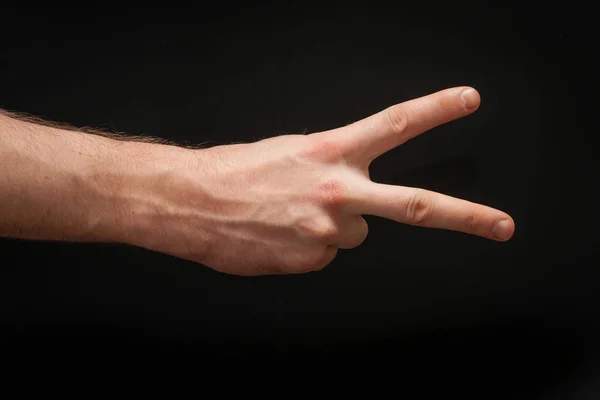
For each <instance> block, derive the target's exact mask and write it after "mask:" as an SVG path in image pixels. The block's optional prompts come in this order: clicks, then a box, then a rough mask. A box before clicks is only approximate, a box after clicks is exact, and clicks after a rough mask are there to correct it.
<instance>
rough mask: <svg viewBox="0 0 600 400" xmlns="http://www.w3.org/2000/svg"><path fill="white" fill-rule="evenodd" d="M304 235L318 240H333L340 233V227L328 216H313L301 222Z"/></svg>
mask: <svg viewBox="0 0 600 400" xmlns="http://www.w3.org/2000/svg"><path fill="white" fill-rule="evenodd" d="M301 230H302V231H303V233H304V235H305V236H307V237H309V238H310V239H313V240H317V241H332V240H334V239H335V238H336V237H337V236H338V235H339V233H340V232H339V229H338V227H337V226H336V225H335V224H334V223H333V222H332V221H330V220H329V219H328V218H326V217H320V218H311V219H309V220H307V221H305V222H304V223H302V224H301Z"/></svg>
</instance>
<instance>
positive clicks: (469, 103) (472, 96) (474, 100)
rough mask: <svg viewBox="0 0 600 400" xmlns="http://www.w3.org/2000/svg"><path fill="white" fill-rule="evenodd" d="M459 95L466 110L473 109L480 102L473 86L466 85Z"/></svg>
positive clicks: (479, 97)
mask: <svg viewBox="0 0 600 400" xmlns="http://www.w3.org/2000/svg"><path fill="white" fill-rule="evenodd" d="M460 97H461V100H462V102H463V105H464V106H465V108H466V109H467V110H475V109H477V108H478V107H479V105H480V104H481V96H480V95H479V92H478V91H477V90H476V89H475V88H472V87H466V88H465V89H463V91H462V92H461V93H460Z"/></svg>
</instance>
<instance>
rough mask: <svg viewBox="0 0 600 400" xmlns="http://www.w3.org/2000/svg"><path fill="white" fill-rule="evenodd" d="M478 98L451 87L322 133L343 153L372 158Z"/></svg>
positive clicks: (462, 112)
mask: <svg viewBox="0 0 600 400" xmlns="http://www.w3.org/2000/svg"><path fill="white" fill-rule="evenodd" d="M480 102H481V98H480V96H479V93H478V92H477V91H476V90H475V89H474V88H472V87H469V86H460V87H454V88H450V89H445V90H441V91H439V92H435V93H432V94H429V95H427V96H423V97H419V98H416V99H412V100H409V101H406V102H403V103H400V104H396V105H393V106H391V107H388V108H386V109H384V110H382V111H380V112H378V113H376V114H373V115H371V116H369V117H367V118H364V119H362V120H360V121H357V122H355V123H353V124H351V125H348V126H345V127H343V128H338V129H334V130H331V131H327V132H323V133H322V135H324V136H325V139H326V140H332V142H333V143H335V144H336V146H337V147H338V149H339V150H340V151H341V153H342V154H344V155H345V156H349V158H353V159H368V160H369V161H371V160H372V159H374V158H376V157H378V156H380V155H381V154H383V153H385V152H387V151H389V150H391V149H393V148H395V147H397V146H399V145H401V144H403V143H405V142H406V141H408V140H410V139H412V138H414V137H415V136H417V135H420V134H421V133H423V132H426V131H428V130H430V129H432V128H434V127H436V126H439V125H442V124H444V123H447V122H450V121H453V120H455V119H458V118H461V117H464V116H467V115H469V114H471V113H473V112H474V111H475V110H477V108H479V105H480Z"/></svg>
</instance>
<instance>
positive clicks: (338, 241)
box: [133, 87, 514, 275]
mask: <svg viewBox="0 0 600 400" xmlns="http://www.w3.org/2000/svg"><path fill="white" fill-rule="evenodd" d="M479 104H480V97H479V94H478V93H477V91H476V90H475V89H473V88H469V87H456V88H451V89H447V90H442V91H440V92H437V93H433V94H431V95H428V96H424V97H421V98H417V99H413V100H410V101H406V102H404V103H401V104H397V105H394V106H391V107H389V108H387V109H385V110H382V111H381V112H379V113H377V114H374V115H372V116H369V117H368V118H365V119H363V120H360V121H358V122H356V123H353V124H351V125H349V126H344V127H341V128H338V129H333V130H328V131H323V132H318V133H313V134H309V135H283V136H277V137H273V138H269V139H264V140H261V141H258V142H255V143H246V144H234V145H222V146H216V147H212V148H208V149H203V150H194V151H193V155H194V156H193V157H192V158H193V159H194V160H197V161H194V163H193V165H194V166H197V167H198V169H194V170H192V172H193V173H191V172H188V173H185V174H184V175H182V176H180V177H179V178H178V179H172V180H171V182H170V183H169V185H168V195H167V196H165V197H166V198H165V199H162V202H163V203H162V204H161V205H160V207H159V208H160V209H161V210H162V211H161V213H160V218H158V217H155V218H153V219H152V221H153V225H152V226H154V227H155V228H152V229H150V226H149V229H146V230H145V234H144V235H141V236H140V238H143V239H142V240H135V241H133V244H135V245H140V246H144V247H147V248H151V249H154V250H157V251H161V252H165V253H169V254H172V255H175V256H177V257H181V258H185V259H190V260H194V261H198V262H200V263H202V264H204V265H206V266H208V267H211V268H213V269H215V270H218V271H222V272H225V273H231V274H238V275H264V274H280V273H303V272H309V271H315V270H319V269H321V268H323V267H325V266H327V265H328V264H330V263H331V262H332V261H333V260H334V258H335V257H336V254H337V252H338V249H352V248H355V247H357V246H359V245H360V244H361V243H362V242H363V241H364V240H365V238H366V237H367V233H368V227H367V223H366V221H365V219H364V218H363V217H362V215H374V216H379V217H383V218H387V219H390V220H394V221H397V222H399V223H404V224H410V225H416V226H421V227H427V228H439V229H447V230H453V231H458V232H463V233H467V234H472V235H478V236H482V237H485V238H489V239H491V240H497V241H505V240H508V239H509V238H510V237H511V236H512V235H513V232H514V222H513V220H512V218H511V217H510V216H509V215H507V214H506V213H504V212H502V211H499V210H496V209H493V208H490V207H487V206H484V205H479V204H474V203H471V202H469V201H466V200H462V199H456V198H453V197H449V196H446V195H443V194H440V193H434V192H431V191H427V190H425V189H420V188H413V187H403V186H391V185H386V184H380V183H374V182H372V181H371V180H370V177H369V165H370V163H371V162H372V161H373V160H374V159H375V158H377V157H378V156H380V155H382V154H383V153H385V152H387V151H389V150H392V149H394V148H395V147H397V146H400V145H402V144H403V143H405V142H406V141H408V140H410V139H411V138H414V137H415V136H417V135H419V134H421V133H424V132H426V131H427V130H430V129H432V128H434V127H436V126H438V125H441V124H444V123H447V122H450V121H452V120H455V119H457V118H461V117H464V116H467V115H469V114H471V113H472V112H474V111H475V110H476V109H477V108H478V107H479ZM165 193H167V192H165Z"/></svg>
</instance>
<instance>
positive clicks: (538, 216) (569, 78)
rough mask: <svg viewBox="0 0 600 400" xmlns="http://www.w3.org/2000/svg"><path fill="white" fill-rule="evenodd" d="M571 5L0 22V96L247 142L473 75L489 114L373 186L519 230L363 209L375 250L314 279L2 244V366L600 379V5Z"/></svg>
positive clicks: (63, 112) (522, 383)
mask: <svg viewBox="0 0 600 400" xmlns="http://www.w3.org/2000/svg"><path fill="white" fill-rule="evenodd" d="M564 6H565V5H562V6H561V7H564ZM568 7H569V8H568V9H564V8H559V7H558V5H557V6H549V5H547V6H545V7H534V6H528V7H524V6H520V5H516V4H510V3H504V5H503V6H502V7H491V6H489V7H488V6H485V7H484V6H482V5H478V6H476V7H473V6H471V5H466V4H464V3H461V4H460V5H457V4H447V5H446V6H443V7H441V8H440V7H439V6H438V5H433V4H423V5H421V6H415V5H414V4H412V3H411V4H410V5H407V4H403V3H401V2H400V3H398V2H396V3H392V4H389V5H382V4H375V3H372V2H367V3H363V4H357V5H348V4H338V5H336V6H329V5H328V6H325V5H324V4H310V5H308V4H307V3H300V2H299V3H294V2H290V3H285V4H282V5H267V4H259V5H258V4H255V5H247V6H243V7H240V6H233V5H231V4H224V5H222V6H218V5H211V6H210V7H208V6H206V5H205V6H202V5H201V4H200V3H198V4H194V5H189V6H188V7H187V8H186V7H183V8H179V9H176V10H175V9H159V8H156V9H151V8H148V7H146V6H144V7H143V8H137V9H135V10H134V9H131V10H129V9H122V8H111V7H104V8H100V7H94V6H89V7H88V8H81V9H78V10H73V9H65V10H58V9H53V10H51V9H44V8H37V7H36V9H35V10H23V11H24V12H15V14H14V15H15V18H14V20H13V21H11V19H12V18H10V17H7V15H8V14H6V13H5V17H4V18H5V23H4V24H3V25H2V26H1V27H0V29H1V30H2V42H1V44H0V107H3V108H7V109H10V110H15V111H23V112H28V113H32V114H35V115H37V116H40V117H43V118H47V119H51V120H55V121H60V122H67V123H71V124H73V125H77V126H91V127H98V128H102V129H108V130H118V131H121V132H128V133H132V134H149V135H153V136H159V137H163V138H167V139H171V140H175V141H180V142H186V143H193V144H197V143H203V142H210V144H217V143H218V144H224V143H231V142H238V141H254V140H258V139H261V138H265V137H270V136H275V135H279V134H284V133H300V132H304V133H310V132H316V131H319V130H323V129H328V128H333V127H337V126H340V125H344V124H347V123H349V122H352V121H354V120H356V119H359V118H362V117H365V116H367V115H369V114H371V113H374V112H377V111H379V110H380V109H382V108H385V107H387V106H389V105H391V104H393V103H397V102H401V101H404V100H408V99H410V98H414V97H417V96H421V95H425V94H428V93H431V92H434V91H437V90H440V89H443V88H446V87H451V86H456V85H470V86H473V87H475V88H477V89H478V90H479V92H480V94H481V97H482V104H481V107H480V109H479V110H478V111H477V112H476V113H475V114H473V115H471V116H469V117H467V118H465V119H462V120H459V121H455V122H452V123H450V124H448V125H445V126H443V127H439V128H436V129H434V130H432V131H430V132H429V133H426V134H424V135H423V136H420V137H419V138H416V139H414V140H413V141H411V142H409V143H407V144H406V145H404V146H402V147H400V148H397V149H395V150H393V151H391V152H389V153H387V154H386V155H384V156H382V157H381V158H379V159H378V160H377V161H375V162H374V164H373V165H372V169H371V177H372V179H373V180H374V181H379V182H386V183H393V184H399V185H414V186H421V187H424V188H427V189H432V190H437V191H441V192H444V193H447V194H451V195H454V196H458V197H462V198H466V199H469V200H472V201H477V202H481V203H484V204H488V205H491V206H494V207H497V208H500V209H502V210H505V211H507V212H508V213H510V214H511V215H512V216H513V218H514V219H515V222H516V233H515V236H514V238H513V239H512V240H511V241H510V242H507V243H496V242H492V241H488V240H485V239H481V238H477V237H472V236H468V235H464V234H458V233H453V232H446V231H440V230H427V229H422V228H415V227H409V226H404V225H399V224H397V223H393V222H391V221H387V220H383V219H379V218H373V217H369V216H367V217H365V218H366V219H367V221H368V222H369V226H370V234H369V237H368V238H367V240H366V241H365V242H364V244H363V245H362V246H360V247H359V248H357V249H353V250H349V251H348V250H347V251H341V252H340V253H339V255H338V257H337V259H336V260H335V261H334V262H333V263H332V264H331V265H330V266H329V267H328V268H326V269H325V270H324V271H322V272H319V273H311V274H306V275H298V276H271V277H261V278H241V277H235V276H228V275H224V274H220V273H217V272H214V271H212V270H210V269H209V268H206V267H204V266H202V265H198V264H194V263H191V262H187V261H182V260H179V259H175V258H172V257H169V256H165V255H162V254H157V253H153V252H149V251H146V250H143V249H138V248H132V247H127V246H117V245H112V244H71V243H41V242H28V241H19V240H14V239H2V240H1V241H0V250H1V252H2V256H1V257H2V258H1V261H0V264H1V268H0V300H1V301H0V317H1V319H0V328H1V330H2V334H1V335H2V336H1V340H2V353H3V354H2V355H3V359H5V360H6V359H10V360H22V359H23V357H25V356H24V355H27V357H26V358H27V359H28V360H30V361H31V360H35V363H44V362H48V363H50V362H51V361H50V360H54V359H56V358H57V357H58V358H60V359H62V360H65V359H66V360H71V361H75V362H77V363H80V364H81V363H83V364H96V363H99V362H101V361H108V362H110V363H113V364H117V365H118V364H120V363H122V362H132V361H136V362H137V361H143V362H157V365H172V363H173V362H177V364H178V365H179V364H181V363H184V362H186V361H191V362H192V363H193V364H194V365H195V368H203V367H208V368H209V369H210V370H213V371H216V372H218V373H219V374H220V373H223V374H224V376H231V377H233V376H235V374H236V372H242V373H243V375H244V376H248V375H252V374H254V373H258V374H259V375H260V376H262V378H261V379H263V380H264V379H266V377H268V378H269V380H270V379H271V378H272V377H273V376H274V375H275V374H277V373H278V372H279V373H283V374H284V375H287V376H288V377H291V378H294V377H298V379H300V380H301V381H302V382H308V381H311V379H313V378H321V379H323V378H326V379H329V378H333V377H345V378H350V377H351V378H352V379H357V378H361V379H362V378H365V379H366V377H368V376H371V375H376V374H379V375H380V376H381V374H385V376H388V377H389V378H388V379H387V380H386V382H388V383H392V384H393V385H395V387H396V388H398V389H399V388H405V387H408V386H411V385H413V384H415V383H418V384H419V385H420V384H424V385H420V386H419V387H420V389H421V390H424V391H426V392H429V391H442V392H444V391H455V390H461V391H470V390H483V391H484V392H488V393H523V390H524V389H525V390H526V392H527V393H529V394H530V397H529V398H585V396H587V395H591V393H593V392H594V390H600V389H599V387H598V386H594V385H598V381H599V380H600V374H599V372H600V368H599V366H600V336H598V335H599V334H600V329H598V328H599V326H598V324H597V316H598V312H599V311H598V310H599V309H598V306H600V291H598V288H599V286H600V272H599V271H598V261H597V258H596V257H597V248H596V246H597V244H596V243H597V239H598V234H597V230H598V228H597V223H598V220H597V218H596V217H597V211H596V207H597V196H596V194H595V190H594V189H595V185H596V184H597V178H596V176H595V170H594V169H595V166H596V161H595V157H596V154H597V151H596V150H595V148H594V147H593V146H592V143H593V142H592V141H591V139H592V138H593V136H596V135H597V127H596V124H595V123H594V121H593V118H594V117H595V114H596V108H594V105H593V102H594V98H595V93H596V92H597V90H598V81H597V80H596V78H597V67H598V65H597V64H596V63H595V60H594V57H595V53H597V52H598V45H599V41H598V35H597V32H596V31H595V29H594V23H597V22H596V21H594V19H593V17H592V15H593V14H592V13H591V10H590V9H585V8H578V7H577V4H576V3H569V4H568ZM71 12H73V13H75V14H74V15H71V14H70V13H71ZM402 390H404V389H401V391H400V392H399V393H400V394H402V393H403V392H402Z"/></svg>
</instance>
